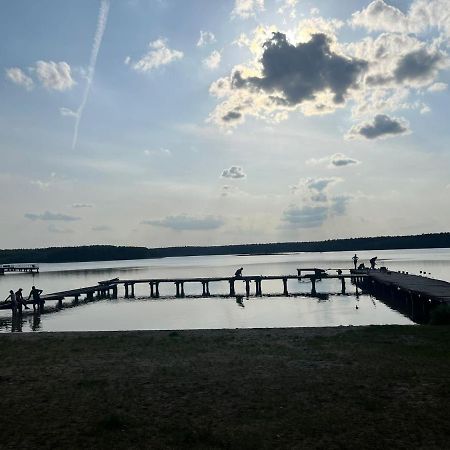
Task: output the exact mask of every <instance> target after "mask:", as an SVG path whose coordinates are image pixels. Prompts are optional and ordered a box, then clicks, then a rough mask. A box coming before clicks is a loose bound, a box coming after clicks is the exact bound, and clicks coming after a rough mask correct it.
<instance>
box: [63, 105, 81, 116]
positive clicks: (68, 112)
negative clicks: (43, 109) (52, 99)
mask: <svg viewBox="0 0 450 450" xmlns="http://www.w3.org/2000/svg"><path fill="white" fill-rule="evenodd" d="M59 113H60V114H61V115H62V116H65V117H78V113H77V112H76V111H74V110H72V109H70V108H65V107H62V108H59Z"/></svg>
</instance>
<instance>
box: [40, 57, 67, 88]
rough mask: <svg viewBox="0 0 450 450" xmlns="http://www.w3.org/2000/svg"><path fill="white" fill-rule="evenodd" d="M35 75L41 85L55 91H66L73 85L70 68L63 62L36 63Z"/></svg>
mask: <svg viewBox="0 0 450 450" xmlns="http://www.w3.org/2000/svg"><path fill="white" fill-rule="evenodd" d="M34 70H35V71H36V75H37V77H38V79H39V81H40V82H41V83H42V85H43V86H44V87H45V88H47V89H51V90H55V91H66V90H68V89H70V88H71V87H72V86H74V85H75V81H74V79H73V78H72V73H71V68H70V66H69V64H67V63H66V62H65V61H61V62H55V61H37V62H36V68H35V69H34Z"/></svg>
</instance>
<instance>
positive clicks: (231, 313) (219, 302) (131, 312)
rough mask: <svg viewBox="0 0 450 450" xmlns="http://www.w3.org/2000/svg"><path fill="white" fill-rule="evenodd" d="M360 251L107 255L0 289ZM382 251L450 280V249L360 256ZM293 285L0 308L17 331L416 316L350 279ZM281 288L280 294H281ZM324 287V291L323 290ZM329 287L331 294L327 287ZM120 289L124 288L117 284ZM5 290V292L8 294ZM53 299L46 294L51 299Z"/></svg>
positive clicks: (264, 266)
mask: <svg viewBox="0 0 450 450" xmlns="http://www.w3.org/2000/svg"><path fill="white" fill-rule="evenodd" d="M353 254H354V252H328V253H292V254H277V255H255V256H250V255H227V256H195V257H181V258H164V259H146V260H132V261H130V260H128V261H101V262H83V263H65V264H40V273H39V274H37V275H29V274H19V273H17V274H5V275H4V276H0V293H1V295H2V296H3V298H6V296H7V295H8V292H9V290H10V289H13V290H17V289H18V288H19V287H22V288H23V289H24V293H26V294H27V295H26V296H28V292H29V290H30V288H31V286H32V285H33V284H35V285H36V286H37V287H38V288H40V289H43V290H44V293H50V292H55V291H60V290H68V289H75V288H80V287H85V286H91V285H95V284H97V283H98V282H99V281H101V280H107V279H111V278H116V277H119V278H121V279H139V278H189V277H216V276H217V277H219V276H220V277H222V276H232V275H233V274H234V272H235V270H236V269H237V268H239V267H243V268H244V272H243V273H244V275H288V274H296V269H297V268H301V267H320V268H324V269H328V268H350V267H351V257H352V256H353ZM374 255H377V256H378V263H379V265H380V266H386V267H388V268H389V269H390V270H404V271H408V272H409V273H414V274H419V273H420V271H422V272H426V273H427V276H429V277H432V278H437V279H442V280H446V281H450V249H425V250H384V251H376V252H366V251H365V252H358V256H359V257H360V262H365V263H366V265H368V260H369V259H370V258H371V257H372V256H374ZM288 288H289V292H290V293H293V294H295V295H294V296H290V297H284V296H282V295H281V293H282V291H283V286H282V283H281V281H280V280H274V281H265V282H264V283H263V289H264V291H263V292H264V293H271V294H274V295H272V296H270V297H264V296H263V297H262V298H255V297H250V298H249V299H246V298H244V299H243V301H242V302H239V301H237V300H236V298H219V297H209V298H185V299H174V298H170V299H164V298H161V299H150V298H149V287H148V285H147V284H142V285H136V299H124V298H119V299H117V300H99V301H95V302H91V303H83V302H80V304H79V306H77V307H73V308H63V309H61V310H59V311H54V312H48V313H45V314H42V315H33V314H31V315H24V316H23V318H22V321H21V322H20V323H13V322H12V320H11V317H10V316H11V313H10V311H1V310H0V332H10V331H12V330H14V331H94V330H105V331H106V330H158V329H159V330H160V329H167V330H170V329H212V328H266V327H267V328H270V327H315V326H349V325H353V326H357V325H371V324H372V325H379V324H402V325H403V324H412V323H414V322H412V321H411V320H410V319H409V318H408V317H406V316H404V315H403V314H401V313H400V312H398V311H396V310H394V309H392V308H390V307H389V306H388V305H386V304H385V303H383V302H382V301H380V300H379V299H376V298H374V297H372V296H370V295H367V294H363V295H358V296H357V295H356V291H355V289H356V288H355V286H352V285H351V284H350V283H349V282H347V295H340V294H339V293H340V281H339V280H322V281H321V282H319V283H317V286H316V288H317V292H318V296H317V297H311V296H308V295H306V294H309V292H310V288H311V285H310V283H309V282H306V281H298V280H289V283H288ZM210 291H211V294H216V295H219V294H222V295H226V294H227V293H228V283H226V282H224V283H221V282H218V283H212V284H211V285H210ZM236 291H237V294H243V293H244V292H245V284H244V283H243V282H242V283H240V282H237V283H236ZM185 292H186V295H187V296H189V295H199V294H201V285H200V283H198V284H197V283H196V284H187V285H186V286H185ZM160 293H161V295H168V296H173V295H174V293H175V287H174V286H172V285H165V286H161V288H160ZM277 293H279V294H280V295H275V294H277ZM321 294H322V295H321ZM328 294H329V295H328ZM119 297H123V291H122V290H119ZM3 298H1V299H3ZM54 303H55V302H47V304H46V307H47V306H50V305H53V304H54ZM65 304H66V305H68V304H70V301H69V300H66V301H65Z"/></svg>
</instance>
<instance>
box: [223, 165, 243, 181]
mask: <svg viewBox="0 0 450 450" xmlns="http://www.w3.org/2000/svg"><path fill="white" fill-rule="evenodd" d="M221 177H222V178H234V179H235V180H238V179H241V178H245V177H246V175H245V173H244V169H243V168H242V167H240V166H231V167H230V168H229V169H224V170H223V171H222V175H221Z"/></svg>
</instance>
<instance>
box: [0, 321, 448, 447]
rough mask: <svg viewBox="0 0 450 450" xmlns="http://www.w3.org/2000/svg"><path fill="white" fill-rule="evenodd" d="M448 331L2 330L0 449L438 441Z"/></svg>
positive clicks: (444, 423) (442, 440)
mask: <svg viewBox="0 0 450 450" xmlns="http://www.w3.org/2000/svg"><path fill="white" fill-rule="evenodd" d="M449 344H450V327H437V326H436V327H430V326H372V327H353V328H352V327H350V328H344V327H338V328H290V329H254V330H251V329H250V330H249V329H239V330H198V331H141V332H139V331H131V332H83V333H27V334H19V333H17V334H9V335H7V334H5V335H0V361H1V364H0V399H1V406H0V411H1V414H2V419H1V427H0V448H2V449H3V448H21V449H25V448H69V449H72V448H73V449H80V448H114V449H122V448H124V449H125V448H152V449H155V448H156V449H158V448H205V449H206V448H208V449H209V448H239V449H245V448H249V449H250V448H255V449H256V448H258V449H261V448H267V449H269V448H355V449H356V448H358V449H360V448H446V447H447V446H448V442H449V439H450V427H449V426H448V417H449V414H450V401H449V400H450V345H449Z"/></svg>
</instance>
